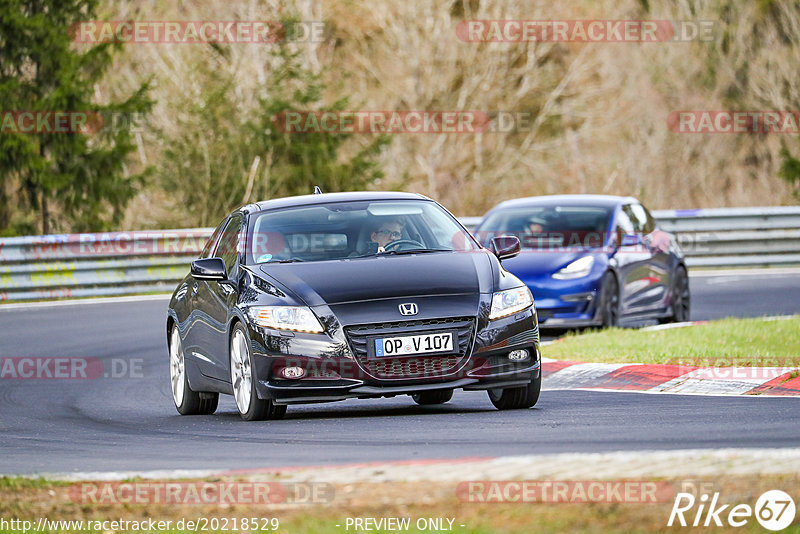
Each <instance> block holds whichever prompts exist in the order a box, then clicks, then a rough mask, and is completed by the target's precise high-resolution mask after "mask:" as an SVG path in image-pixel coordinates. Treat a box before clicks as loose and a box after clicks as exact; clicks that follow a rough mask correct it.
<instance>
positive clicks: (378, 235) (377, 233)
mask: <svg viewBox="0 0 800 534" xmlns="http://www.w3.org/2000/svg"><path fill="white" fill-rule="evenodd" d="M402 238H403V224H402V222H401V221H400V219H390V220H387V221H381V222H380V223H379V224H378V225H377V227H376V229H375V230H374V231H373V232H372V233H371V234H370V241H372V242H373V243H375V244H377V245H378V252H386V245H388V244H389V243H392V242H393V241H397V240H398V239H402Z"/></svg>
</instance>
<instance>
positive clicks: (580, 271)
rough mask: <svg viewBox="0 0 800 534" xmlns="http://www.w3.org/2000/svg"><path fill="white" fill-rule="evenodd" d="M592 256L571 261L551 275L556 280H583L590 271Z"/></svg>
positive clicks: (592, 262)
mask: <svg viewBox="0 0 800 534" xmlns="http://www.w3.org/2000/svg"><path fill="white" fill-rule="evenodd" d="M593 265H594V256H584V257H582V258H578V259H577V260H575V261H573V262H572V263H570V264H569V265H567V266H566V267H564V268H563V269H561V270H560V271H558V272H555V273H553V278H555V279H556V280H572V279H573V278H583V277H584V276H587V275H588V274H589V273H590V272H591V271H592V266H593Z"/></svg>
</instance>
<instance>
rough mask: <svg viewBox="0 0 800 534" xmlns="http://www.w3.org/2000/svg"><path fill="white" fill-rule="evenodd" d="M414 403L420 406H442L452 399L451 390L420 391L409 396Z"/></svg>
mask: <svg viewBox="0 0 800 534" xmlns="http://www.w3.org/2000/svg"><path fill="white" fill-rule="evenodd" d="M411 398H412V399H414V402H416V403H417V404H419V405H420V406H429V405H432V404H444V403H445V402H447V401H449V400H450V399H452V398H453V390H452V389H439V390H436V391H422V392H420V393H414V394H413V395H411Z"/></svg>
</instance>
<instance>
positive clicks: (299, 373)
mask: <svg viewBox="0 0 800 534" xmlns="http://www.w3.org/2000/svg"><path fill="white" fill-rule="evenodd" d="M305 374H306V370H305V369H303V368H302V367H284V368H283V369H281V372H280V375H281V376H282V377H283V378H303V377H304V376H305Z"/></svg>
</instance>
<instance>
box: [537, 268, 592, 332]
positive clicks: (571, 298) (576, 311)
mask: <svg viewBox="0 0 800 534" xmlns="http://www.w3.org/2000/svg"><path fill="white" fill-rule="evenodd" d="M548 278H549V277H548ZM526 284H527V286H528V287H529V288H530V290H531V293H533V296H534V298H535V299H536V308H537V310H538V314H539V326H540V327H541V328H570V327H572V328H577V327H584V326H597V325H599V324H601V323H602V320H601V318H600V316H599V314H598V307H597V305H598V301H599V297H600V289H601V282H600V278H594V277H586V278H585V279H581V280H555V279H552V278H550V279H548V280H542V279H537V280H531V281H526Z"/></svg>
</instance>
